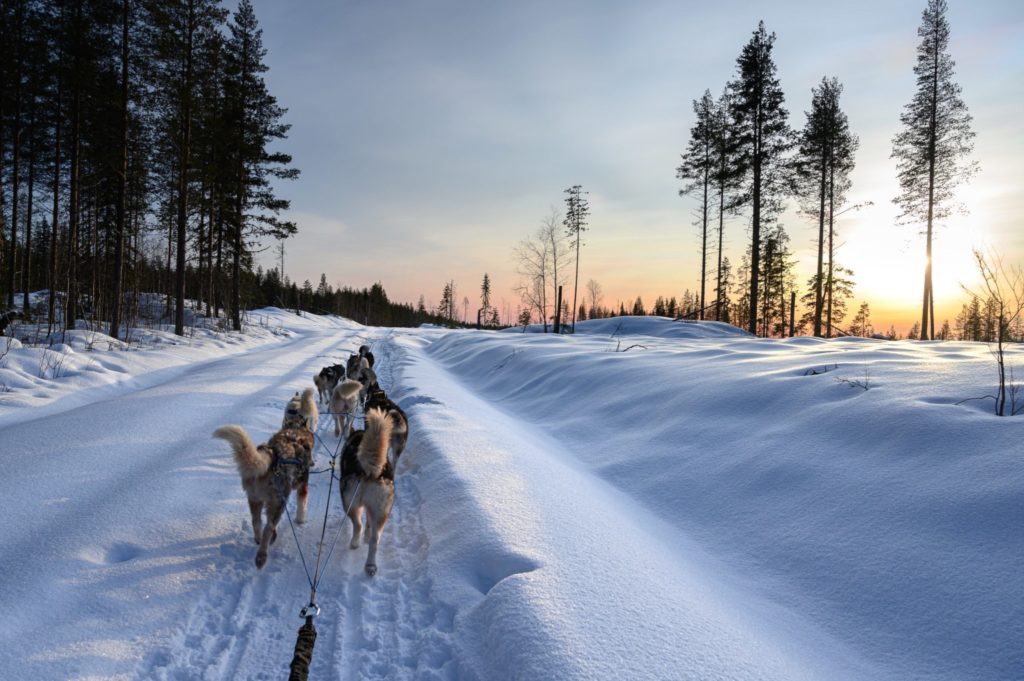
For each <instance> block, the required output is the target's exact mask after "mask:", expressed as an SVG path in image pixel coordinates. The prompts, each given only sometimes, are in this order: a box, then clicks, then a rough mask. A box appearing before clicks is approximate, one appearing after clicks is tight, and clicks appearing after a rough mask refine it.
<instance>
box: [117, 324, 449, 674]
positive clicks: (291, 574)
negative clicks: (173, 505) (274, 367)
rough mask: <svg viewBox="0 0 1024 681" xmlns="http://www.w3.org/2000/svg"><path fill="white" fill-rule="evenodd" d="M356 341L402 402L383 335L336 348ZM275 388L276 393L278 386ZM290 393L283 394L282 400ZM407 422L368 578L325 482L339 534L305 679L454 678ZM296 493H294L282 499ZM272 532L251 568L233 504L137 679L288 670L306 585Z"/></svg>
mask: <svg viewBox="0 0 1024 681" xmlns="http://www.w3.org/2000/svg"><path fill="white" fill-rule="evenodd" d="M354 340H355V341H356V342H357V343H358V342H365V343H367V344H371V343H372V349H373V352H374V354H375V355H376V357H377V365H378V366H379V367H380V368H381V373H380V374H379V378H380V379H381V384H382V385H383V386H384V387H385V388H386V389H387V390H388V392H389V393H392V394H394V395H395V398H396V401H400V400H399V399H398V398H400V391H398V390H397V386H396V384H395V383H394V379H395V375H396V373H397V372H396V369H397V367H396V366H395V362H400V361H401V358H400V357H399V356H397V353H396V351H395V347H394V345H393V344H392V343H391V342H389V341H390V334H389V335H388V336H386V337H380V338H374V337H368V338H365V339H364V340H363V341H359V339H358V338H355V339H354V338H352V337H347V338H345V339H343V340H341V341H340V342H338V344H337V345H336V346H334V348H332V349H336V350H338V351H341V352H344V351H345V350H347V349H348V347H349V346H350V345H351V344H352V343H353V341H354ZM330 350H331V349H327V350H325V351H324V352H329V351H330ZM274 389H275V390H277V391H278V392H281V389H280V387H279V386H278V387H276V388H274ZM286 393H287V391H284V392H283V393H282V395H281V398H282V399H281V404H282V405H283V401H284V400H283V398H284V397H285V396H286ZM267 394H268V395H269V394H270V393H269V392H268V393H267ZM274 396H275V397H277V395H276V393H275V394H274ZM324 422H325V419H324V418H323V417H321V426H322V427H321V429H320V432H321V433H322V434H327V435H328V437H327V438H326V443H327V444H328V445H333V444H335V441H334V439H333V437H331V436H330V435H329V434H328V433H327V431H329V428H326V429H325V428H324V427H323V426H324ZM412 428H413V433H414V434H413V437H412V438H411V440H410V447H409V448H408V449H407V450H406V453H405V454H404V455H403V459H402V463H403V465H402V469H403V470H402V471H401V472H399V474H398V476H397V479H396V489H397V502H396V504H395V509H394V511H393V514H392V520H391V522H389V523H388V526H387V528H386V529H385V531H384V535H383V537H382V540H381V546H380V553H379V555H378V558H379V564H380V572H378V573H377V575H376V576H375V577H374V578H372V579H371V578H367V577H366V575H365V574H364V572H363V568H362V565H363V561H364V560H365V556H366V553H365V552H366V545H365V543H364V544H363V545H362V546H361V547H360V548H359V550H357V551H351V550H349V548H348V541H349V539H350V537H351V524H350V522H349V520H348V519H347V518H346V517H344V516H343V515H342V513H341V510H340V508H339V506H338V503H337V502H338V499H337V488H336V486H335V488H334V489H333V490H332V494H333V495H334V497H335V498H333V499H332V500H331V509H330V515H329V520H328V524H327V532H326V537H327V542H328V543H329V542H330V541H332V540H333V539H334V538H335V537H336V536H337V537H338V541H337V545H336V547H335V551H334V554H333V557H332V559H331V561H330V563H329V564H328V566H327V570H326V572H325V575H324V578H323V582H322V583H321V587H320V590H319V597H318V601H319V603H320V605H321V607H322V613H321V616H320V617H318V618H317V619H316V627H317V631H318V639H317V646H316V648H315V651H314V654H313V659H312V664H311V666H310V678H324V679H342V680H346V681H349V680H350V681H365V680H366V679H381V678H387V679H399V680H410V681H411V680H413V679H417V680H418V679H427V680H435V681H446V680H450V679H455V678H458V672H457V666H456V663H455V660H454V657H453V649H452V643H451V638H452V632H453V626H454V610H452V609H451V608H450V607H448V606H445V605H443V604H439V603H436V602H434V601H433V599H432V595H431V591H432V584H431V581H430V578H429V577H428V576H427V572H426V570H425V569H424V563H425V561H426V557H427V554H428V551H429V542H428V539H427V536H426V534H425V531H424V529H423V527H422V525H421V523H420V520H419V506H420V499H421V497H420V491H419V489H418V487H417V481H416V478H415V473H414V472H413V470H410V469H414V468H415V467H414V466H408V464H411V463H412V462H414V461H415V457H416V456H417V449H416V446H415V424H413V426H412ZM317 457H318V458H317V460H318V464H319V465H318V467H322V465H323V463H324V462H325V458H326V457H325V452H324V450H323V449H322V448H321V449H320V451H319V453H318V455H317ZM407 466H408V469H407ZM311 486H312V489H311V494H310V508H309V517H310V522H309V523H308V524H307V525H306V526H304V527H302V528H297V529H298V536H299V541H300V542H302V545H303V547H304V549H303V550H309V548H310V547H312V546H313V544H312V543H311V542H313V539H312V536H313V534H316V535H317V537H319V522H318V521H316V520H315V519H316V518H322V517H323V511H324V504H325V503H326V499H325V494H326V492H327V485H326V476H313V479H311ZM294 503H295V502H294V500H291V501H290V503H289V507H290V508H293V507H294ZM311 530H316V531H315V532H311ZM278 532H279V534H278V539H277V542H276V543H275V544H274V545H273V547H272V549H271V557H270V560H269V562H268V563H267V566H266V567H265V568H264V569H263V570H260V571H257V570H255V568H253V567H252V555H253V551H254V550H255V547H254V545H253V544H252V542H251V538H250V537H249V535H250V529H249V527H248V518H247V516H244V514H243V513H240V516H239V518H238V523H237V536H235V537H233V538H232V539H231V540H229V541H228V542H226V543H225V544H224V545H223V546H222V547H221V548H220V554H219V555H218V556H217V557H216V559H215V561H214V563H215V564H214V567H213V571H212V573H211V581H210V583H209V585H208V586H207V587H206V588H205V591H204V594H203V597H202V598H201V599H200V600H199V602H198V603H197V604H196V605H195V606H194V607H193V609H192V611H191V613H190V615H189V617H188V620H187V622H186V623H185V624H184V625H183V627H182V628H181V630H180V632H179V635H178V636H177V637H176V638H175V640H174V641H173V642H171V643H170V644H169V645H168V646H166V647H162V648H161V649H159V650H156V651H153V652H151V653H150V654H149V655H148V656H147V657H146V659H145V660H144V661H143V663H142V665H141V666H140V667H139V672H138V675H137V677H136V678H139V679H159V680H161V681H185V680H187V679H188V680H190V679H197V678H198V679H204V680H208V681H227V680H229V679H277V678H282V677H283V676H286V675H287V669H288V663H289V661H290V660H291V655H292V649H293V646H294V641H295V632H296V630H297V629H298V628H299V626H300V625H301V623H302V621H301V619H300V618H299V617H298V610H299V608H300V607H301V606H302V605H303V599H304V598H306V597H307V596H308V585H307V584H306V581H305V575H304V573H303V569H302V565H301V563H300V559H299V556H298V553H297V551H296V548H295V546H294V541H293V540H292V537H291V535H290V531H288V530H287V526H286V525H284V524H282V525H281V526H279V528H278Z"/></svg>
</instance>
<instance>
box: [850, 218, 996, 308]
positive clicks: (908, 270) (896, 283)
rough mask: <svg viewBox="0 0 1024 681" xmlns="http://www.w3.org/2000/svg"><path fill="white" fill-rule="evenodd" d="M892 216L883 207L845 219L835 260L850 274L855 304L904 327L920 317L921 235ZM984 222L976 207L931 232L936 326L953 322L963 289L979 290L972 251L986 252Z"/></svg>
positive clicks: (964, 297)
mask: <svg viewBox="0 0 1024 681" xmlns="http://www.w3.org/2000/svg"><path fill="white" fill-rule="evenodd" d="M884 208H885V207H884ZM895 217H896V216H895V211H892V210H888V209H883V210H876V211H871V212H868V211H865V212H864V214H863V215H857V216H854V217H852V218H850V219H849V221H848V224H847V225H846V226H844V233H845V234H847V235H848V236H849V238H848V240H847V241H846V242H845V243H844V245H843V246H842V247H841V249H840V250H839V251H838V253H837V256H836V261H837V262H839V263H841V264H843V265H844V266H846V267H849V268H850V269H852V270H853V272H854V277H853V279H854V282H855V287H854V301H856V302H860V301H867V302H868V303H869V304H870V305H871V306H872V308H873V309H878V310H885V311H886V312H887V313H888V314H889V315H891V316H892V317H893V318H894V319H897V318H899V319H904V320H907V322H908V323H909V322H910V321H911V320H915V319H919V318H920V316H921V305H922V297H923V294H924V271H925V260H926V254H925V237H924V235H922V234H920V230H919V229H918V228H915V227H914V226H911V225H897V224H896V220H895ZM986 219H987V218H986V214H985V210H984V209H983V208H979V209H978V210H975V211H973V212H972V213H970V214H956V215H953V216H951V217H949V218H948V219H946V220H945V221H943V223H941V224H939V225H938V227H937V228H936V229H935V232H934V238H933V243H932V283H933V286H934V299H935V317H936V321H937V322H939V323H941V322H942V320H944V319H946V318H949V319H950V320H951V321H952V318H953V317H955V315H956V313H957V312H958V311H959V309H960V306H961V305H962V304H963V303H964V302H966V300H967V299H968V298H969V295H970V294H969V293H968V292H967V291H976V290H978V284H979V281H978V267H977V261H976V259H975V256H974V252H975V250H978V251H981V252H987V251H988V250H989V249H990V244H989V241H988V231H987V229H986V224H987V222H986ZM897 326H898V324H897Z"/></svg>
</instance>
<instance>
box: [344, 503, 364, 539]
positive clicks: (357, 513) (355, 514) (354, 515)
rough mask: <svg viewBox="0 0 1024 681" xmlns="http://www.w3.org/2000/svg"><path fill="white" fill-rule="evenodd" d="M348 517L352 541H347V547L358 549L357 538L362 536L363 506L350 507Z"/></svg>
mask: <svg viewBox="0 0 1024 681" xmlns="http://www.w3.org/2000/svg"><path fill="white" fill-rule="evenodd" d="M348 517H349V520H351V521H352V541H350V542H349V543H348V547H349V548H350V549H358V548H359V540H360V538H361V537H362V536H363V507H362V506H357V507H354V508H352V509H350V510H349V512H348Z"/></svg>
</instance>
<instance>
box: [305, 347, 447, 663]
mask: <svg viewBox="0 0 1024 681" xmlns="http://www.w3.org/2000/svg"><path fill="white" fill-rule="evenodd" d="M392 337H393V332H392V333H391V334H389V335H388V336H386V337H384V338H381V339H373V341H372V342H373V345H372V346H371V349H372V350H373V352H374V354H375V355H376V357H377V366H379V367H380V372H379V373H378V378H379V379H380V383H381V385H382V386H383V387H384V388H385V389H386V390H387V391H388V393H389V395H392V396H393V397H394V399H396V401H399V402H400V399H399V398H400V391H399V390H398V385H397V384H396V383H395V373H396V372H395V368H396V363H397V362H399V361H400V359H401V358H400V356H399V355H398V352H396V349H395V346H394V344H393V342H391V341H392ZM415 427H416V426H415V424H411V425H410V428H411V430H412V432H413V435H412V437H411V438H410V446H409V448H408V449H407V450H406V453H405V454H404V455H403V458H402V462H403V465H402V466H401V467H400V468H401V470H400V471H399V472H398V473H397V474H396V479H395V486H396V498H397V501H396V502H395V510H394V511H393V513H392V520H391V522H390V523H388V526H387V528H386V529H385V530H384V535H383V538H382V540H381V547H380V554H379V558H380V572H378V573H377V576H376V577H374V578H373V579H367V578H366V577H365V576H364V575H363V573H362V569H361V565H362V558H363V556H364V555H365V553H364V552H365V551H366V548H365V546H363V547H360V550H358V551H354V552H353V551H349V550H348V548H347V546H346V547H344V548H343V549H342V550H344V551H346V553H348V554H349V555H348V556H347V557H346V558H347V560H345V561H343V567H344V571H345V573H346V574H345V576H344V581H345V598H346V601H347V607H346V609H345V611H344V612H341V613H339V617H341V618H342V620H343V622H342V624H341V626H338V627H337V630H336V636H335V648H334V650H333V651H332V655H331V660H330V663H331V667H332V672H333V675H332V676H330V678H340V679H344V680H345V681H363V680H364V679H371V678H386V679H408V680H410V681H411V680H413V679H428V680H437V681H443V680H449V679H455V678H457V670H456V665H455V662H454V659H453V651H452V644H451V635H452V631H453V625H454V621H453V620H454V611H453V610H452V609H451V608H449V607H447V606H445V605H443V604H439V603H436V602H434V600H433V598H432V595H431V581H430V578H429V577H428V576H427V572H426V570H425V569H424V565H425V562H426V558H427V554H428V551H429V541H428V538H427V535H426V533H425V531H424V529H423V527H422V525H421V523H420V521H419V507H420V493H419V489H418V487H417V481H416V478H415V474H414V473H411V472H410V471H408V470H407V469H406V466H407V465H408V463H409V462H411V461H414V460H415V458H416V456H417V449H416V445H415ZM349 532H350V527H349V526H348V523H347V521H346V528H345V533H344V535H343V536H344V538H345V539H346V540H347V539H348V537H349V536H350V535H349ZM315 663H316V661H315V660H314V666H315Z"/></svg>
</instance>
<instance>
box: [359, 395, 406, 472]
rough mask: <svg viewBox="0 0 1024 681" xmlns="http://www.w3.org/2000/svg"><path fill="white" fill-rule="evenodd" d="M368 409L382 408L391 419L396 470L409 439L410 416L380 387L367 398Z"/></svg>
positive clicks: (392, 451) (392, 446) (393, 460)
mask: <svg viewBox="0 0 1024 681" xmlns="http://www.w3.org/2000/svg"><path fill="white" fill-rule="evenodd" d="M365 409H366V411H370V410H371V409H380V410H381V411H383V412H385V413H386V414H387V415H388V418H389V419H390V420H391V442H390V444H391V454H392V463H393V465H394V467H395V470H396V471H397V470H398V457H400V456H401V455H402V452H404V451H405V444H406V442H408V440H409V418H408V417H407V416H406V415H405V412H404V411H402V408H401V407H399V406H398V405H397V404H395V403H394V401H392V400H391V399H390V398H389V397H388V396H387V394H386V393H385V392H384V391H383V390H381V389H380V387H376V388H374V390H372V391H371V392H370V395H369V397H367V398H366V406H365Z"/></svg>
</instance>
